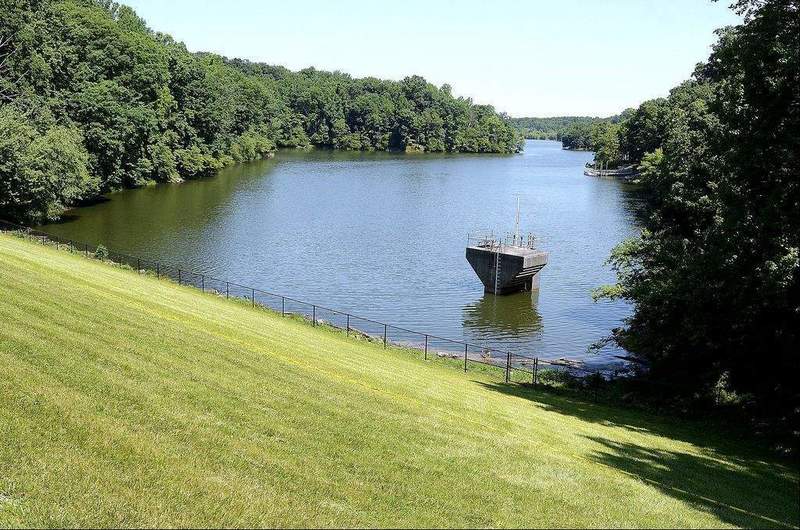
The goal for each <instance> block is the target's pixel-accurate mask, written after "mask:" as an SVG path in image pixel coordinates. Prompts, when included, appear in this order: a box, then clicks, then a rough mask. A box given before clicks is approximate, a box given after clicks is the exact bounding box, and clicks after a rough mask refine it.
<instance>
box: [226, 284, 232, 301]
mask: <svg viewBox="0 0 800 530" xmlns="http://www.w3.org/2000/svg"><path fill="white" fill-rule="evenodd" d="M230 297H231V284H230V282H225V299H226V300H227V299H228V298H230Z"/></svg>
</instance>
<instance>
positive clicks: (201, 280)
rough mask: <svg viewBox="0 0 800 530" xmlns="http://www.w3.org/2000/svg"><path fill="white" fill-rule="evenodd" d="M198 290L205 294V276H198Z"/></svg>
mask: <svg viewBox="0 0 800 530" xmlns="http://www.w3.org/2000/svg"><path fill="white" fill-rule="evenodd" d="M200 290H201V291H203V292H206V276H205V274H201V275H200Z"/></svg>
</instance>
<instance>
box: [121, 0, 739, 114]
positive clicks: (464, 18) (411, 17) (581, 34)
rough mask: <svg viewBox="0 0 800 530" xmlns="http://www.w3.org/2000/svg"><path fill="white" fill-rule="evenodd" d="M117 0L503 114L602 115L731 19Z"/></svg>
mask: <svg viewBox="0 0 800 530" xmlns="http://www.w3.org/2000/svg"><path fill="white" fill-rule="evenodd" d="M122 1H123V3H127V4H128V5H130V6H132V7H133V8H134V9H136V11H137V12H138V13H139V15H140V16H142V17H143V18H144V19H145V20H146V21H147V22H148V24H149V26H150V27H151V28H153V29H154V30H157V31H163V32H166V33H170V34H172V35H173V36H174V37H175V38H176V39H177V40H180V41H183V42H184V43H186V46H187V47H188V48H189V49H190V50H192V51H213V52H216V53H220V54H223V55H227V56H229V57H241V58H245V59H250V60H253V61H263V62H267V63H270V64H280V65H284V66H286V67H288V68H291V69H293V70H297V69H300V68H304V67H307V66H314V67H316V68H320V69H325V70H341V71H344V72H348V73H350V74H352V75H354V76H357V77H363V76H375V77H381V78H386V79H401V78H403V77H405V76H406V75H411V74H419V75H422V76H424V77H425V78H427V79H428V80H429V81H431V82H432V83H434V84H436V85H441V84H443V83H449V84H450V85H452V87H453V92H454V93H455V94H456V95H460V96H467V97H471V98H472V99H473V100H474V101H475V102H478V103H490V104H492V105H494V106H495V107H496V108H497V109H498V110H499V111H505V112H508V113H509V114H511V115H512V116H557V115H602V116H606V115H610V114H615V113H617V112H619V111H621V110H622V109H624V108H626V107H630V106H634V105H638V104H639V103H641V102H642V101H644V100H645V99H649V98H652V97H657V96H662V95H665V94H666V93H667V91H668V90H669V89H670V88H671V87H673V86H674V85H676V84H677V83H679V82H680V81H682V80H684V79H686V78H687V77H689V75H690V74H691V72H692V70H693V69H694V65H695V64H696V63H697V62H698V61H702V60H704V59H706V58H707V57H708V53H709V51H710V45H711V44H712V43H713V42H714V40H715V37H714V34H713V31H714V29H716V28H718V27H721V26H724V25H727V24H734V23H737V22H738V20H739V19H738V17H736V16H735V15H734V14H733V13H732V12H731V11H730V10H729V9H728V4H729V3H730V2H729V1H727V0H722V1H720V2H711V1H709V0H605V1H601V0H572V1H555V0H551V1H546V2H545V1H533V0H519V1H513V0H496V1H494V2H488V1H478V0H470V1H466V0H460V1H444V0H441V1H439V0H424V1H421V0H406V1H404V2H394V3H391V4H382V3H380V2H375V1H361V0H340V1H312V0H306V1H298V0H295V1H282V2H271V1H263V0H227V1H199V0H171V1H169V2H165V1H163V0H122Z"/></svg>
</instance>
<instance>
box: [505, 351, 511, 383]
mask: <svg viewBox="0 0 800 530" xmlns="http://www.w3.org/2000/svg"><path fill="white" fill-rule="evenodd" d="M510 372H511V352H507V353H506V383H508V381H509V376H510V375H511V374H510Z"/></svg>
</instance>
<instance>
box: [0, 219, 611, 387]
mask: <svg viewBox="0 0 800 530" xmlns="http://www.w3.org/2000/svg"><path fill="white" fill-rule="evenodd" d="M0 232H8V233H13V234H16V235H18V236H19V237H23V238H25V239H28V240H32V241H38V242H40V243H42V244H43V245H54V246H55V247H56V248H59V249H61V248H62V247H64V250H68V251H69V252H73V253H79V254H82V255H84V256H85V257H87V258H99V259H103V260H107V261H111V262H113V263H117V264H120V265H122V266H127V267H130V268H132V269H134V270H136V271H139V272H140V273H149V274H153V275H155V276H156V278H158V279H162V278H163V279H170V280H172V281H175V282H176V283H178V284H179V285H185V286H190V287H195V288H197V289H199V290H200V291H202V292H203V293H210V294H215V295H218V296H224V297H225V298H227V299H239V300H243V301H249V302H250V304H251V306H252V307H259V308H263V309H267V310H271V311H274V312H276V313H280V314H281V315H283V316H292V315H293V316H299V317H301V318H303V319H305V320H307V321H309V322H310V323H311V325H312V326H318V325H326V326H330V327H333V328H336V329H339V330H342V331H344V332H345V333H346V334H347V335H348V336H350V335H353V336H358V337H361V338H364V339H367V340H371V341H380V342H382V343H383V346H384V347H385V348H386V347H389V346H390V345H391V346H393V347H401V348H405V349H409V350H415V351H417V350H418V351H420V352H422V354H423V356H424V358H425V359H426V360H427V359H428V358H429V357H431V358H433V357H435V358H438V359H442V360H448V361H450V362H458V363H462V362H463V369H464V371H465V372H467V371H469V369H470V366H472V367H473V369H475V368H484V367H489V368H490V369H493V370H499V371H500V373H501V374H502V376H503V379H504V381H505V382H506V383H509V382H528V383H531V384H533V385H537V384H553V383H555V384H558V383H560V382H562V381H563V379H564V378H565V377H568V378H573V379H574V378H582V379H586V380H594V381H598V380H599V379H607V378H609V377H610V376H613V375H616V374H609V373H608V372H607V371H599V370H589V369H586V368H583V367H579V366H574V365H565V364H563V363H559V362H556V361H549V360H545V359H539V358H538V357H534V356H527V355H521V354H518V353H512V352H509V351H505V350H500V349H498V348H492V347H487V346H478V345H475V344H470V343H467V342H463V341H458V340H454V339H448V338H444V337H439V336H436V335H432V334H430V333H422V332H419V331H413V330H409V329H406V328H403V327H399V326H394V325H392V324H388V323H385V322H378V321H376V320H372V319H369V318H364V317H360V316H357V315H354V314H352V313H347V312H344V311H338V310H336V309H331V308H328V307H325V306H321V305H318V304H313V303H310V302H305V301H302V300H297V299H295V298H291V297H289V296H286V295H282V294H276V293H272V292H269V291H265V290H263V289H258V288H255V287H251V286H246V285H241V284H238V283H235V282H232V281H229V280H223V279H220V278H215V277H213V276H211V275H208V274H204V273H199V272H195V271H192V270H190V269H187V268H185V267H179V266H175V265H171V264H166V263H163V262H161V261H154V260H150V259H144V258H140V257H136V256H131V255H128V254H124V253H121V252H117V251H114V250H111V249H107V248H105V247H104V246H103V245H101V244H97V245H94V244H90V243H86V242H82V241H74V240H72V239H66V238H62V237H60V236H58V235H55V234H51V233H48V232H43V231H40V230H34V229H32V228H29V227H26V226H22V225H18V224H15V223H11V222H8V221H2V220H0ZM484 369H485V368H484ZM578 386H579V387H580V388H588V389H589V390H591V391H592V392H593V393H594V395H595V397H596V396H597V390H598V387H599V385H597V384H589V385H578Z"/></svg>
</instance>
